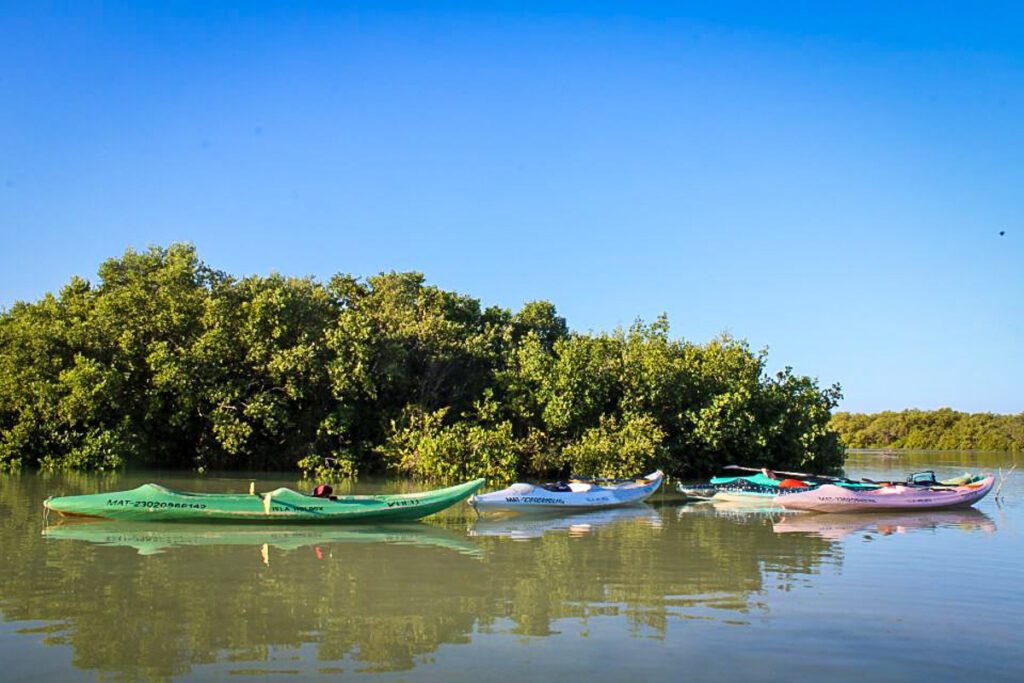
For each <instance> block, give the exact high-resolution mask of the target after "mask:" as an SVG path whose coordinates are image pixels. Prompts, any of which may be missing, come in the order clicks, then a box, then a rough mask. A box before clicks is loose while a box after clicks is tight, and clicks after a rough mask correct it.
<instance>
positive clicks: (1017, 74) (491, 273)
mask: <svg viewBox="0 0 1024 683" xmlns="http://www.w3.org/2000/svg"><path fill="white" fill-rule="evenodd" d="M326 5H330V7H327V6H326ZM776 5H781V7H777V6H776ZM0 36H2V39H0V306H10V305H11V304H12V303H13V302H14V301H17V300H30V301H31V300H36V299H38V298H39V297H40V296H42V295H43V294H44V293H45V292H47V291H56V290H57V289H58V288H59V287H60V286H61V285H62V284H63V283H64V282H66V281H67V280H68V279H69V278H70V276H71V275H73V274H80V275H84V276H87V277H90V278H93V279H94V277H95V272H96V268H97V266H98V265H99V263H100V262H101V261H102V260H103V259H105V258H107V257H110V256H116V255H119V254H121V253H122V252H123V251H124V249H125V248H126V247H128V246H134V247H136V248H144V247H146V246H147V245H150V244H160V245H166V244H169V243H171V242H174V241H189V242H192V243H194V244H195V245H196V246H197V247H198V249H199V252H200V255H201V256H202V258H203V259H204V260H205V261H206V262H207V263H209V264H210V265H211V266H214V267H216V268H220V269H222V270H226V271H228V272H230V273H233V274H236V275H244V274H252V273H269V272H271V271H275V270H276V271H279V272H282V273H285V274H290V275H307V274H309V275H315V276H317V277H321V278H326V277H328V276H330V275H331V274H332V273H335V272H348V273H353V274H356V275H370V274H373V273H376V272H380V271H386V270H419V271H422V272H424V273H425V274H426V275H427V278H428V280H429V281H430V282H432V283H434V284H437V285H439V286H441V287H444V288H449V289H455V290H458V291H460V292H464V293H467V294H471V295H473V296H475V297H478V298H480V299H481V300H482V302H483V303H484V304H485V305H492V304H493V305H500V306H504V307H509V308H513V309H515V308H518V307H519V306H521V305H522V304H523V303H524V302H526V301H529V300H532V299H549V300H551V301H553V302H554V303H555V304H556V306H557V307H558V309H559V311H560V312H561V313H562V314H563V315H565V316H566V317H567V319H568V321H569V324H570V325H571V326H572V327H573V328H574V329H577V330H595V331H597V330H608V329H611V328H614V327H615V326H618V325H629V324H630V323H631V322H632V321H633V320H634V319H635V318H637V317H641V318H644V319H646V320H651V319H653V318H654V317H655V316H657V315H658V314H659V313H661V312H663V311H664V312H666V313H668V315H669V318H670V321H671V323H672V326H673V333H674V334H676V335H678V336H682V337H685V338H687V339H690V340H693V341H698V342H702V341H706V340H708V339H709V338H711V337H713V336H714V335H716V334H718V333H720V332H722V331H729V332H731V333H732V334H734V335H735V336H738V337H744V338H746V339H748V340H749V341H750V343H751V344H752V345H753V346H755V347H761V346H768V347H769V349H770V356H769V359H770V363H771V365H772V367H773V368H780V367H782V366H784V365H792V366H793V367H794V368H795V369H796V370H797V371H798V372H800V373H803V374H810V375H813V376H816V377H818V378H819V379H820V381H821V382H822V383H823V384H828V383H831V382H835V381H838V382H840V383H841V384H842V385H843V389H844V393H845V395H846V398H845V400H844V402H843V405H842V406H841V407H842V408H843V409H846V410H853V411H876V410H883V409H903V408H908V407H919V408H937V407H940V406H951V407H953V408H956V409H959V410H968V411H994V412H1004V413H1009V412H1014V413H1016V412H1020V411H1022V410H1024V358H1022V351H1024V248H1022V245H1024V220H1022V209H1024V144H1022V143H1024V38H1022V36H1024V5H1021V4H1020V3H977V2H946V3H937V2H922V3H893V2H879V3H872V2H853V3H849V4H846V5H844V6H833V3H821V2H786V3H763V2H750V3H740V2H708V3H647V2H622V3H602V2H581V3H543V4H536V5H531V4H530V3H526V2H507V3H487V2H463V3H395V4H388V3H384V2H377V3H372V4H371V3H365V4H356V3H336V4H332V3H325V2H314V3H301V2H287V3H279V4H278V3H263V2H243V3H238V4H237V5H235V6H233V7H232V6H231V5H230V4H229V3H211V2H160V3H152V4H144V3H114V2H106V3H88V2H67V3H63V2H5V1H3V2H0ZM1000 231H1005V233H1006V234H1005V235H1003V236H1000V235H999V232H1000Z"/></svg>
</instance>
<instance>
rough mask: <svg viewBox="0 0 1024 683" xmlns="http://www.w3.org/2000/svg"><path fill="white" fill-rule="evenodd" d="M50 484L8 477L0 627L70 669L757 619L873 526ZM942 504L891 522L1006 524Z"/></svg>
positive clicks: (737, 514) (731, 511) (0, 538)
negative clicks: (308, 516)
mask: <svg viewBox="0 0 1024 683" xmlns="http://www.w3.org/2000/svg"><path fill="white" fill-rule="evenodd" d="M139 476H146V475H137V476H136V478H138V477H139ZM146 478H147V479H149V478H152V477H151V476H146ZM58 483H59V482H58ZM72 483H73V484H74V485H75V486H80V487H81V488H83V489H88V488H89V487H90V486H91V485H92V484H90V482H89V481H88V479H87V478H80V477H79V478H75V479H74V480H73V482H72ZM94 483H95V482H93V484H94ZM102 483H103V485H104V486H107V487H109V488H112V489H113V488H126V487H130V486H129V485H130V484H132V483H133V482H132V480H130V478H126V479H122V480H118V479H117V478H116V477H115V478H113V479H109V480H107V479H104V480H103V482H102ZM176 484H177V485H178V486H180V487H181V488H192V489H197V488H200V487H201V485H202V482H193V483H191V484H190V483H189V482H187V481H181V482H176ZM54 485H55V480H54V479H53V478H45V477H38V476H36V475H30V474H24V475H13V476H5V477H0V615H2V617H3V619H4V620H5V621H7V622H13V623H15V624H19V623H21V624H25V627H23V628H25V629H26V630H25V631H24V632H23V633H22V634H21V635H17V636H14V635H5V636H0V637H5V638H25V639H29V640H31V642H33V643H39V642H41V643H45V644H46V645H47V646H50V647H51V648H52V647H56V648H65V649H67V650H69V651H70V652H71V653H72V657H73V660H72V661H73V665H74V667H76V668H77V669H80V670H85V671H91V672H96V673H97V674H99V675H101V676H102V677H114V678H118V679H121V680H128V681H134V680H145V681H151V680H166V679H169V678H172V677H175V676H180V675H183V674H188V673H190V672H193V673H194V672H195V670H196V668H197V667H206V668H212V669H213V671H214V673H219V674H222V675H221V676H220V677H224V676H226V675H227V674H229V673H231V672H254V671H268V670H272V669H274V668H275V667H276V666H277V665H278V664H281V660H280V657H281V652H287V653H288V655H287V658H289V659H287V667H285V668H288V669H294V670H296V671H299V672H301V674H302V675H303V676H306V675H311V674H315V673H317V672H321V671H327V670H330V671H344V673H345V674H346V675H353V674H359V673H360V672H362V674H363V675H371V674H372V673H373V672H389V671H393V672H404V671H409V670H412V669H415V668H416V667H418V666H421V665H425V664H428V663H430V662H431V661H433V660H434V658H435V656H436V653H438V652H439V650H440V649H441V648H442V646H445V645H454V646H457V647H458V648H459V655H458V656H457V657H455V659H456V660H459V661H462V662H465V661H468V660H469V659H472V658H473V657H480V658H484V657H489V656H493V650H487V649H486V648H482V649H478V648H474V647H463V646H467V645H469V644H470V643H473V642H474V641H475V640H477V639H486V638H491V637H499V638H501V637H509V639H510V641H511V642H522V636H530V637H545V638H546V637H549V636H554V635H556V634H558V632H559V631H560V630H562V629H565V625H566V623H567V620H568V621H572V622H573V623H575V624H576V625H578V626H579V631H580V632H584V633H586V632H589V630H590V628H591V626H592V625H597V624H601V625H602V626H601V628H603V629H606V631H605V632H607V629H613V630H614V632H615V633H616V634H620V635H621V638H618V639H617V641H616V642H622V643H623V646H622V648H623V651H622V653H621V654H624V655H625V654H628V652H630V649H629V647H628V646H627V645H626V644H625V643H626V642H627V641H629V640H631V639H653V640H655V641H662V640H669V639H670V637H671V632H672V629H671V625H672V624H679V623H686V624H694V623H707V624H715V625H718V626H721V627H722V628H731V627H732V626H733V625H744V624H746V625H750V624H756V623H757V622H758V621H759V620H762V621H763V619H762V618H763V617H767V616H769V615H770V614H771V612H772V609H773V607H772V604H773V602H772V600H771V599H770V596H771V595H778V594H780V593H786V594H789V593H792V592H793V591H794V588H795V587H798V586H806V585H809V584H810V583H811V582H813V581H815V580H816V577H820V576H821V575H822V574H823V573H824V572H826V571H828V570H829V568H838V567H840V566H841V565H842V563H843V561H844V558H845V554H846V552H847V551H848V545H849V544H846V543H844V541H843V540H842V539H843V538H844V537H845V536H846V535H847V534H849V533H853V532H854V531H860V530H863V528H861V527H857V525H858V524H859V523H860V522H859V519H860V517H859V516H858V517H857V518H856V519H853V518H850V517H849V516H843V518H844V519H843V520H835V521H831V520H830V519H829V518H835V517H837V516H836V515H807V516H801V517H799V518H798V517H796V516H787V517H785V518H783V517H782V516H781V515H780V511H779V510H778V509H766V510H754V511H751V509H750V508H749V507H744V508H735V507H730V506H720V505H709V504H703V505H679V506H672V505H668V506H660V507H650V506H639V507H635V508H622V509H615V510H607V511H602V512H593V513H585V514H581V515H572V516H567V517H548V518H536V517H533V518H526V517H515V518H504V519H502V518H498V519H491V518H482V519H476V518H475V517H474V516H473V513H472V512H471V511H470V510H469V509H468V508H465V507H462V508H457V509H454V510H452V511H451V512H449V513H447V514H445V515H441V516H438V517H435V518H431V519H430V520H429V521H428V522H427V523H421V524H414V525H403V526H400V527H395V526H388V527H369V528H360V527H333V528H308V527H275V528H272V529H259V528H252V527H236V526H213V527H209V526H205V525H203V526H187V527H186V526H176V525H175V526H165V525H152V524H150V525H142V524H134V525H125V524H118V523H113V522H102V523H87V524H74V525H60V526H52V527H45V526H44V524H43V519H42V515H41V508H40V503H41V501H42V499H43V498H44V497H45V496H46V495H47V493H49V492H50V491H52V490H53V488H54ZM206 485H207V486H209V487H211V488H216V489H220V490H225V489H227V488H229V486H235V487H238V488H240V489H244V488H245V487H247V486H248V482H247V481H244V480H242V479H239V480H238V481H218V482H217V485H216V487H213V486H212V485H210V484H208V483H207V484H206ZM94 490H95V489H94ZM937 514H938V515H942V514H948V513H930V514H929V515H918V516H911V517H912V518H907V517H903V518H902V519H901V520H900V521H899V523H897V524H894V528H903V529H916V528H935V529H947V528H958V529H959V528H969V529H978V530H994V529H995V525H994V523H993V522H992V520H991V519H989V518H988V517H987V516H986V515H984V514H983V513H981V512H979V511H976V510H967V511H960V512H957V513H952V514H953V515H955V516H951V517H942V516H939V517H937V516H936V515H937ZM811 517H815V518H817V522H813V521H810V520H811ZM887 517H888V516H885V517H879V516H873V517H872V520H871V523H873V524H879V523H881V524H885V523H887V522H886V518H887ZM805 518H806V520H808V521H804V520H805ZM823 522H824V523H828V526H827V527H826V526H820V525H822V524H823ZM815 523H817V524H818V525H819V526H820V528H815V527H807V526H804V527H799V524H815ZM847 523H849V524H850V525H852V526H853V527H856V528H854V529H853V531H847V530H846V528H845V527H844V526H843V525H845V524H847ZM786 524H789V525H790V526H789V527H788V528H786V527H785V526H784V525H786ZM794 525H796V526H794ZM915 525H916V526H915ZM873 528H877V527H873ZM840 532H841V533H840ZM872 533H873V532H872ZM517 541H518V542H517ZM40 622H42V624H41V625H40ZM30 625H31V628H29V626H30ZM595 627H596V626H595ZM676 633H678V629H677V630H676ZM10 650H11V649H10V648H9V651H10ZM48 650H50V648H32V647H22V648H17V650H16V651H17V653H18V654H17V656H18V657H23V658H30V657H33V656H34V657H46V656H47V655H46V652H47V651H48ZM474 653H481V654H474ZM483 653H487V654H483ZM538 656H544V655H538ZM547 656H556V655H547ZM25 661H26V662H28V660H27V659H26V660H25ZM27 666H29V668H31V665H30V663H29V664H27ZM278 668H280V667H278ZM664 673H668V671H665V672H664ZM443 674H444V672H441V674H439V676H440V677H444V675H443ZM403 675H404V674H403Z"/></svg>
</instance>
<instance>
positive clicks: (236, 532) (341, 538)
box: [43, 521, 481, 557]
mask: <svg viewBox="0 0 1024 683" xmlns="http://www.w3.org/2000/svg"><path fill="white" fill-rule="evenodd" d="M43 536H44V537H45V538H47V539H48V540H60V541H86V542H88V543H93V544H96V545H105V546H126V547H131V548H134V549H135V550H137V551H138V553H139V554H140V555H154V554H157V553H161V552H164V551H166V550H169V549H172V548H178V547H183V546H217V545H252V546H270V547H274V548H278V549H281V550H294V549H296V548H301V547H304V546H315V545H320V544H328V543H380V544H398V545H414V546H434V547H441V548H448V549H450V550H454V551H456V552H459V553H462V554H463V555H472V556H477V557H479V556H480V555H481V552H480V549H479V548H478V547H477V546H476V544H474V543H472V542H471V541H469V540H467V539H466V538H465V537H464V536H461V535H458V534H456V533H454V532H452V531H449V530H448V529H444V528H442V527H437V526H431V525H428V524H420V523H409V524H398V525H395V524H388V525H380V526H345V527H323V526H310V525H298V524H296V525H286V526H273V527H266V528H255V527H253V526H251V525H235V524H230V525H225V524H189V525H175V526H170V525H167V524H160V523H153V522H150V523H145V522H110V521H104V522H83V523H71V524H58V525H55V526H50V527H46V528H44V529H43Z"/></svg>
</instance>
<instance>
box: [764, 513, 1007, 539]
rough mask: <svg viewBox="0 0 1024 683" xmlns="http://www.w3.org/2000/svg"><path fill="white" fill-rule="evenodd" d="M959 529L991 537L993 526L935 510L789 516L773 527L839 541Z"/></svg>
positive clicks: (980, 517)
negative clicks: (855, 536)
mask: <svg viewBox="0 0 1024 683" xmlns="http://www.w3.org/2000/svg"><path fill="white" fill-rule="evenodd" d="M943 528H948V529H959V530H961V531H983V532H985V533H993V532H995V531H996V523H995V522H994V521H993V520H992V518H991V517H989V516H988V515H986V514H985V513H984V512H982V511H980V510H976V509H974V508H966V509H963V510H934V511H931V512H891V513H888V514H886V513H879V512H869V513H864V514H851V513H831V514H810V513H800V512H798V513H790V514H786V515H784V516H782V517H781V518H780V519H779V520H778V521H776V522H775V523H774V524H773V525H772V529H773V531H775V533H777V534H788V533H800V534H808V535H813V536H817V537H819V538H824V539H827V540H830V541H838V540H841V539H843V538H846V537H847V536H850V535H851V534H855V533H858V532H876V533H879V534H881V535H883V536H888V535H891V534H903V533H907V532H911V531H921V530H934V529H943Z"/></svg>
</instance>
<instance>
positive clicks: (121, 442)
mask: <svg viewBox="0 0 1024 683" xmlns="http://www.w3.org/2000/svg"><path fill="white" fill-rule="evenodd" d="M766 362H767V351H766V350H761V351H758V352H754V351H752V350H751V349H750V347H749V346H748V344H747V343H746V342H745V341H742V340H737V339H734V338H733V337H731V336H728V335H722V336H720V337H717V338H715V339H712V340H711V341H708V342H707V343H703V344H697V343H693V342H689V341H685V340H683V339H678V338H673V337H671V336H670V334H669V323H668V320H667V318H666V317H665V316H661V317H659V318H658V319H657V320H656V321H655V322H653V323H644V322H641V321H637V322H636V323H635V324H633V325H632V326H631V327H630V328H629V329H616V330H614V331H613V332H610V333H607V332H600V333H579V332H574V331H571V330H570V329H569V327H568V326H567V324H566V321H565V319H564V318H562V317H560V316H559V315H558V314H557V311H556V309H555V306H554V305H552V304H551V303H549V302H547V301H534V302H530V303H527V304H525V305H524V306H523V307H522V308H521V309H520V310H519V311H517V312H512V311H510V310H507V309H503V308H498V307H487V308H483V307H481V304H480V302H479V301H478V300H477V299H474V298H472V297H469V296H466V295H464V294H460V293H457V292H451V291H445V290H442V289H439V288H437V287H434V286H431V285H428V284H426V283H425V280H424V276H423V275H421V274H419V273H395V272H391V273H382V274H380V275H375V276H371V277H368V278H365V279H359V278H356V277H353V276H350V275H343V274H339V275H335V276H333V277H331V278H330V280H329V281H327V282H320V281H318V280H316V279H314V278H312V277H305V278H296V277H285V276H282V275H279V274H271V275H269V276H248V277H243V278H236V277H233V276H231V275H228V274H226V273H223V272H221V271H217V270H214V269H212V268H210V267H209V266H207V265H206V264H205V263H203V262H202V261H201V260H200V259H199V257H198V255H197V253H196V250H195V248H194V247H193V246H191V245H188V244H173V245H171V246H169V247H166V248H164V247H151V248H149V249H148V250H145V251H134V250H131V249H129V250H128V251H126V252H125V253H124V254H123V255H122V256H121V257H120V258H112V259H109V260H107V261H105V262H104V263H103V264H102V265H101V266H100V268H99V273H98V280H97V282H96V283H95V284H93V283H91V282H89V281H87V280H86V279H84V278H81V277H73V278H72V279H71V280H70V281H69V282H68V283H67V285H65V286H64V287H63V288H62V289H61V290H60V292H59V293H57V294H56V295H54V294H47V295H46V296H44V297H43V298H42V299H40V300H39V301H36V302H34V303H26V302H18V303H16V304H14V305H13V306H12V307H11V308H10V309H9V310H4V311H2V312H0V470H14V469H18V468H20V467H22V466H34V467H39V468H42V469H81V470H107V469H114V468H119V467H122V466H124V465H129V464H130V465H143V466H155V467H175V468H193V469H197V470H199V471H204V470H205V469H228V470H231V469H264V470H270V469H278V470H287V469H294V468H295V467H298V468H300V469H301V470H302V471H303V472H304V473H305V474H306V475H307V476H311V477H316V478H322V479H342V478H348V477H354V476H356V475H357V474H358V473H360V472H365V473H371V472H382V471H393V472H399V473H402V474H406V475H410V476H413V477H416V478H419V479H429V480H446V481H450V480H454V479H467V478H472V477H477V476H485V477H488V478H489V479H492V480H494V481H496V482H497V481H503V480H509V479H512V478H515V477H521V476H552V475H554V476H564V475H566V474H569V473H584V474H589V475H594V476H631V475H637V474H642V473H645V472H647V471H650V470H653V469H654V468H656V467H660V468H662V469H664V470H665V471H666V472H667V473H669V474H674V475H677V476H690V477H692V476H699V475H704V474H707V473H709V472H712V471H714V470H715V469H717V468H719V467H721V466H723V465H726V464H731V463H734V462H742V463H745V464H749V465H757V466H768V467H774V468H779V469H802V470H809V471H816V472H836V471H839V470H840V469H841V468H842V466H843V461H844V447H843V444H842V442H841V441H840V438H839V433H838V432H837V431H836V428H835V427H834V424H835V423H834V422H830V421H831V420H832V410H833V409H834V408H835V407H836V405H837V403H838V401H839V399H840V398H841V397H842V395H841V393H840V387H839V386H838V385H833V386H830V387H826V388H821V387H819V386H818V382H817V380H816V379H813V378H810V377H805V376H800V375H797V374H794V373H793V370H792V369H791V368H789V367H787V368H786V369H785V370H783V371H782V372H778V373H775V374H769V373H768V372H767V371H766ZM840 423H842V422H841V421H840Z"/></svg>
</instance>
